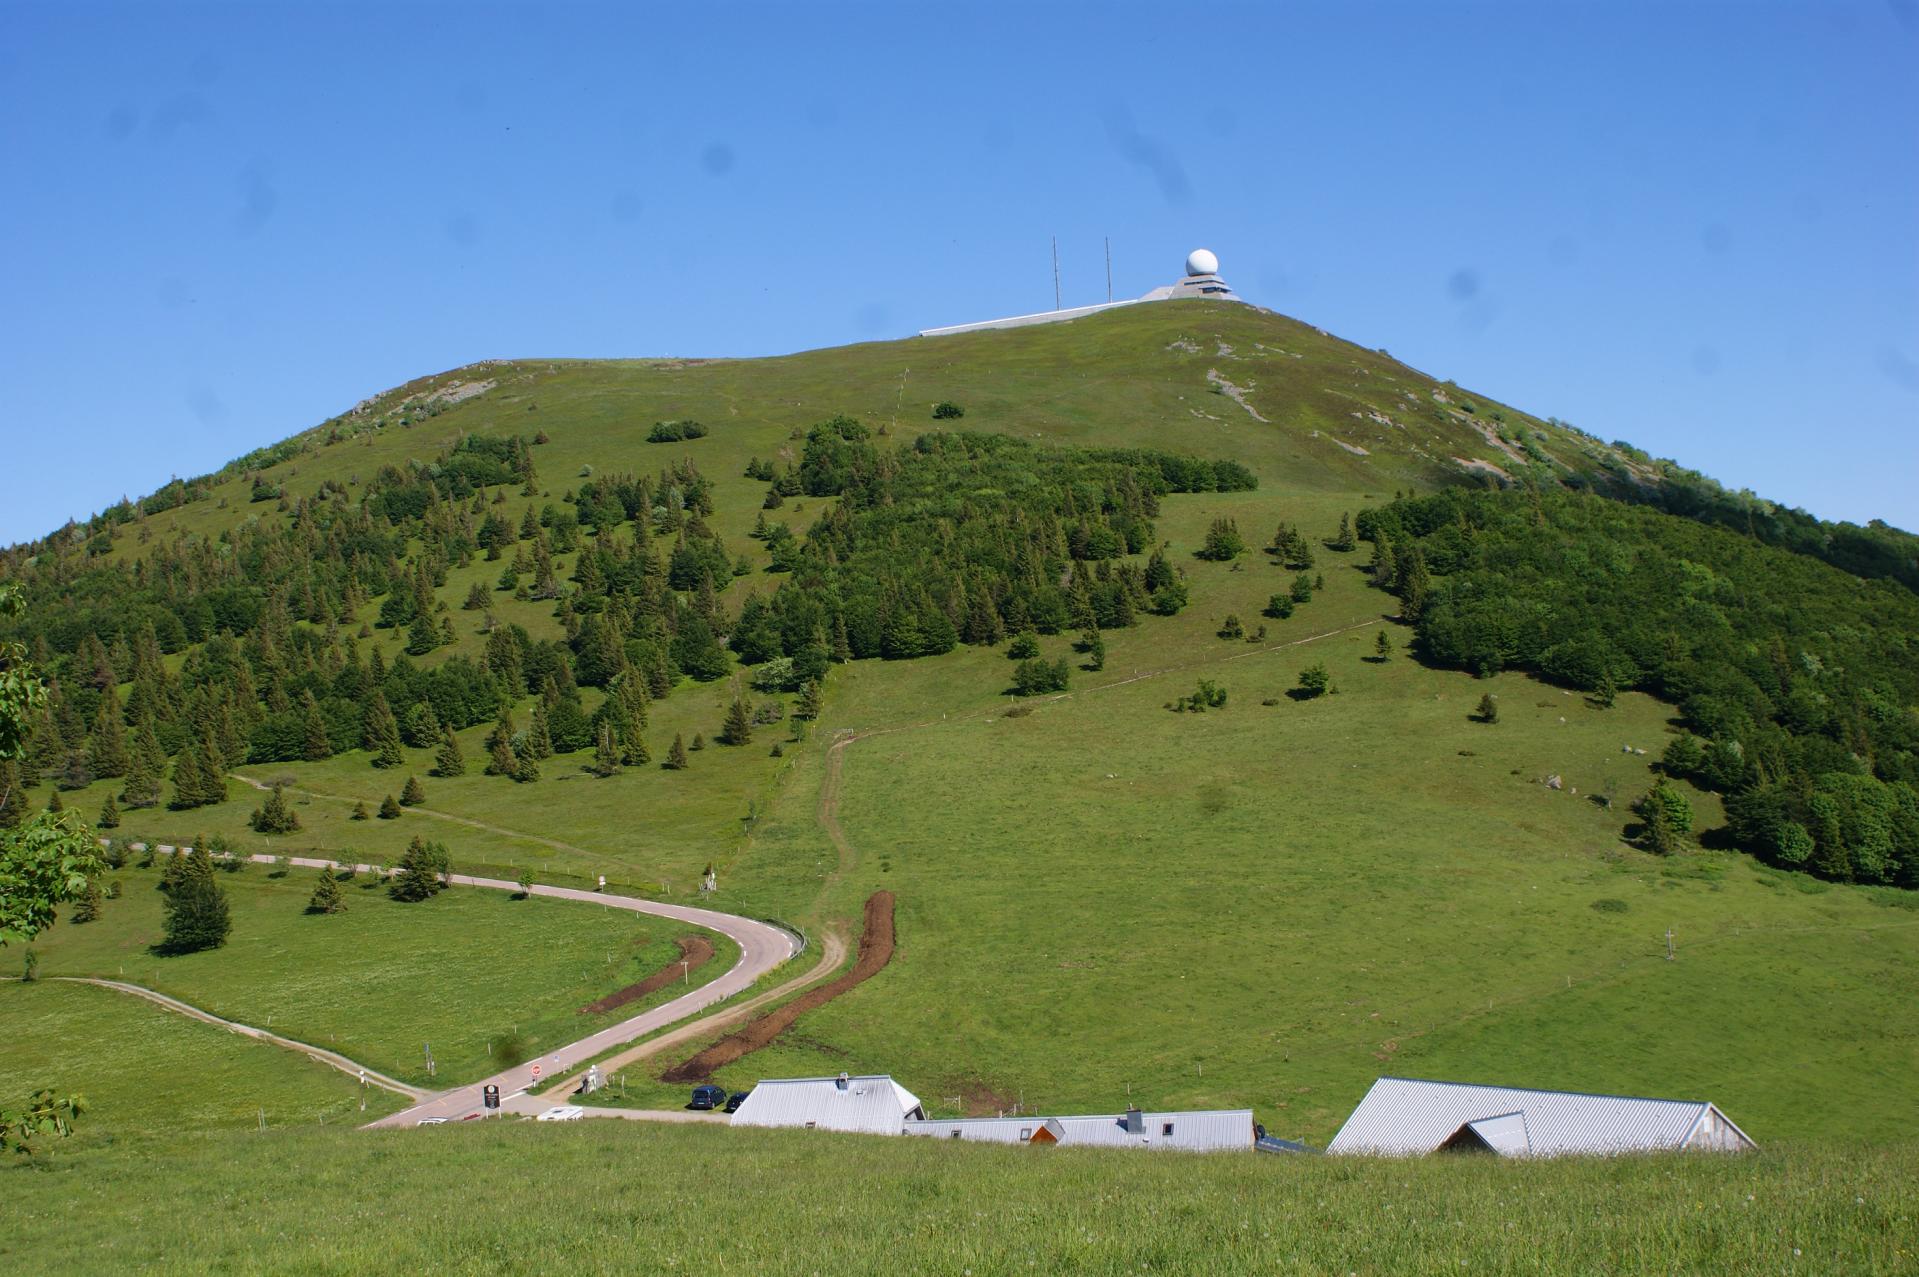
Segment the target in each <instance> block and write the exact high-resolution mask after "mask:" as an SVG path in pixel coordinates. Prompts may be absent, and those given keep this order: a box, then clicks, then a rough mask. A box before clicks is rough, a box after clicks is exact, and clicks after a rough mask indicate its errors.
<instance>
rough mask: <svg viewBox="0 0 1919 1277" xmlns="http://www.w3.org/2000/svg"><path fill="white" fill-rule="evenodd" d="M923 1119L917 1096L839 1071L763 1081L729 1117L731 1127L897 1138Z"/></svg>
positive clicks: (879, 1078)
mask: <svg viewBox="0 0 1919 1277" xmlns="http://www.w3.org/2000/svg"><path fill="white" fill-rule="evenodd" d="M925 1116H926V1110H925V1109H923V1108H921V1107H920V1102H919V1097H918V1096H916V1095H914V1094H913V1093H912V1092H911V1091H909V1090H907V1089H906V1088H905V1087H903V1086H901V1085H900V1084H899V1083H898V1082H895V1081H894V1080H893V1079H892V1078H890V1077H887V1076H885V1075H884V1074H879V1075H875V1076H870V1077H849V1076H847V1075H846V1074H844V1073H842V1074H840V1075H839V1076H838V1077H794V1078H771V1079H762V1080H761V1081H760V1082H759V1083H758V1085H756V1086H754V1088H753V1090H752V1092H751V1093H750V1094H749V1095H748V1096H747V1097H746V1099H745V1100H744V1101H743V1102H742V1103H741V1104H740V1107H739V1110H738V1111H737V1112H735V1113H734V1114H733V1125H735V1126H798V1127H804V1128H806V1129H808V1130H821V1131H859V1132H864V1133H866V1134H869V1135H898V1134H899V1133H900V1128H901V1127H902V1126H903V1125H904V1124H905V1123H906V1122H907V1121H908V1120H909V1119H918V1118H923V1117H925Z"/></svg>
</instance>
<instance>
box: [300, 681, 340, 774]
mask: <svg viewBox="0 0 1919 1277" xmlns="http://www.w3.org/2000/svg"><path fill="white" fill-rule="evenodd" d="M300 715H301V730H302V732H303V733H304V734H305V738H306V739H305V742H304V748H303V749H302V751H301V754H302V756H303V757H304V758H305V759H306V760H307V761H308V762H310V763H314V762H318V761H320V760H321V759H322V758H330V757H332V755H333V740H332V737H331V736H330V735H328V733H327V721H326V715H325V714H323V713H321V712H320V702H319V701H317V700H315V699H313V693H312V692H310V691H309V692H302V693H301V694H300Z"/></svg>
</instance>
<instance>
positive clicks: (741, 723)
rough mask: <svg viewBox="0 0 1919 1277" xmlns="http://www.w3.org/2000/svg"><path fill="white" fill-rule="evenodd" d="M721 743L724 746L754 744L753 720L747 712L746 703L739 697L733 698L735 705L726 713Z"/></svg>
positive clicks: (721, 730)
mask: <svg viewBox="0 0 1919 1277" xmlns="http://www.w3.org/2000/svg"><path fill="white" fill-rule="evenodd" d="M719 739H720V743H721V744H723V745H750V744H752V743H753V719H752V716H751V715H749V714H748V713H747V712H746V702H745V701H744V700H742V699H740V698H739V697H737V696H735V697H734V698H733V704H732V706H731V707H730V708H728V710H727V711H726V723H725V725H724V726H722V727H721V728H720V736H719Z"/></svg>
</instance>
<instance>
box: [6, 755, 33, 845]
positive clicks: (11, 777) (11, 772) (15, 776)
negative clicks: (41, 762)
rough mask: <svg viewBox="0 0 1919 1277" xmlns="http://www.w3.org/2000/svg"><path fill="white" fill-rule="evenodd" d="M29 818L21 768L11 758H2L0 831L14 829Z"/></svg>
mask: <svg viewBox="0 0 1919 1277" xmlns="http://www.w3.org/2000/svg"><path fill="white" fill-rule="evenodd" d="M26 817H27V789H26V786H25V785H24V784H22V783H21V779H20V767H19V764H17V763H15V762H14V761H13V760H12V759H11V758H0V829H12V828H13V827H14V826H16V825H18V824H19V823H20V822H21V821H23V820H25V819H26Z"/></svg>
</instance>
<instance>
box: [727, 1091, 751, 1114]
mask: <svg viewBox="0 0 1919 1277" xmlns="http://www.w3.org/2000/svg"><path fill="white" fill-rule="evenodd" d="M751 1094H753V1092H752V1090H751V1088H749V1089H747V1090H744V1091H735V1092H733V1094H732V1095H730V1096H728V1097H727V1100H726V1111H727V1112H729V1113H737V1112H739V1111H740V1105H742V1104H744V1103H746V1097H747V1096H749V1095H751Z"/></svg>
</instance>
